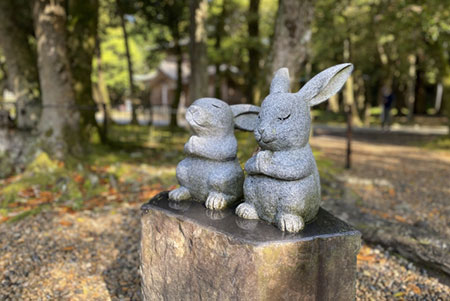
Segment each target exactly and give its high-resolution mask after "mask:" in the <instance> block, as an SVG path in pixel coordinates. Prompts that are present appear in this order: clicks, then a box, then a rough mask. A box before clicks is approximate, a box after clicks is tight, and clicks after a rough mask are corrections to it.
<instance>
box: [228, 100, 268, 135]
mask: <svg viewBox="0 0 450 301" xmlns="http://www.w3.org/2000/svg"><path fill="white" fill-rule="evenodd" d="M230 108H231V111H232V112H233V117H234V127H235V128H237V129H239V130H243V131H249V132H251V131H253V130H254V129H255V128H256V127H257V126H258V114H259V111H260V110H261V108H260V107H257V106H252V105H232V106H230Z"/></svg>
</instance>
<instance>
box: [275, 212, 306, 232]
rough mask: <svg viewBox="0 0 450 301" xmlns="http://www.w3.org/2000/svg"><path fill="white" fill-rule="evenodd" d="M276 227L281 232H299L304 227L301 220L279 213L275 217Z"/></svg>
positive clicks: (295, 216) (297, 217) (298, 217)
mask: <svg viewBox="0 0 450 301" xmlns="http://www.w3.org/2000/svg"><path fill="white" fill-rule="evenodd" d="M276 222H277V226H278V228H279V229H280V230H281V231H287V232H292V233H295V232H299V231H301V230H303V228H304V227H305V222H304V221H303V218H301V217H300V216H297V215H293V214H289V213H281V214H278V215H277V217H276Z"/></svg>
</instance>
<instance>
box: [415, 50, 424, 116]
mask: <svg viewBox="0 0 450 301" xmlns="http://www.w3.org/2000/svg"><path fill="white" fill-rule="evenodd" d="M422 56H423V55H422V54H419V55H418V56H417V60H416V84H415V87H414V93H415V94H416V101H415V104H414V113H415V114H422V115H424V114H426V113H427V97H426V92H425V80H426V79H425V70H423V68H422V66H421V65H422V64H421V63H422V61H423V58H422Z"/></svg>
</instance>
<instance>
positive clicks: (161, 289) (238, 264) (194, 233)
mask: <svg viewBox="0 0 450 301" xmlns="http://www.w3.org/2000/svg"><path fill="white" fill-rule="evenodd" d="M141 223H142V238H141V273H142V292H143V296H144V298H145V300H353V299H354V298H355V281H356V254H357V252H358V250H359V246H360V233H359V232H358V231H356V230H354V229H353V228H351V227H350V226H349V225H347V224H346V223H344V222H343V221H341V220H339V219H337V218H336V217H334V216H332V215H331V214H330V213H328V212H327V211H325V210H323V209H320V210H319V213H318V215H317V218H316V219H315V220H313V221H312V222H311V223H309V224H307V225H306V226H305V229H304V230H303V231H302V232H300V233H297V234H288V233H283V232H282V231H280V230H278V229H277V228H276V227H275V226H273V225H270V224H268V223H266V222H264V221H257V220H245V219H242V218H240V217H238V216H236V215H234V214H233V208H231V209H227V210H224V211H220V212H218V211H210V210H208V209H206V208H205V207H204V205H202V204H200V203H196V202H171V201H169V200H168V194H167V192H164V193H161V194H159V195H157V196H155V197H154V198H153V199H152V200H150V201H149V202H148V203H147V204H145V205H143V206H142V217H141Z"/></svg>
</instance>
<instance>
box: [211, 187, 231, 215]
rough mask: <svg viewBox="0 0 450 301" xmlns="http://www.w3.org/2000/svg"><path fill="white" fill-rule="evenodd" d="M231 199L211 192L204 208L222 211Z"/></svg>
mask: <svg viewBox="0 0 450 301" xmlns="http://www.w3.org/2000/svg"><path fill="white" fill-rule="evenodd" d="M231 199H232V198H231V196H229V195H226V194H223V193H220V192H215V191H213V192H210V193H209V194H208V197H207V198H206V202H205V206H206V208H208V209H211V210H219V209H224V208H225V207H227V206H228V204H229V203H230V202H231Z"/></svg>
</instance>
